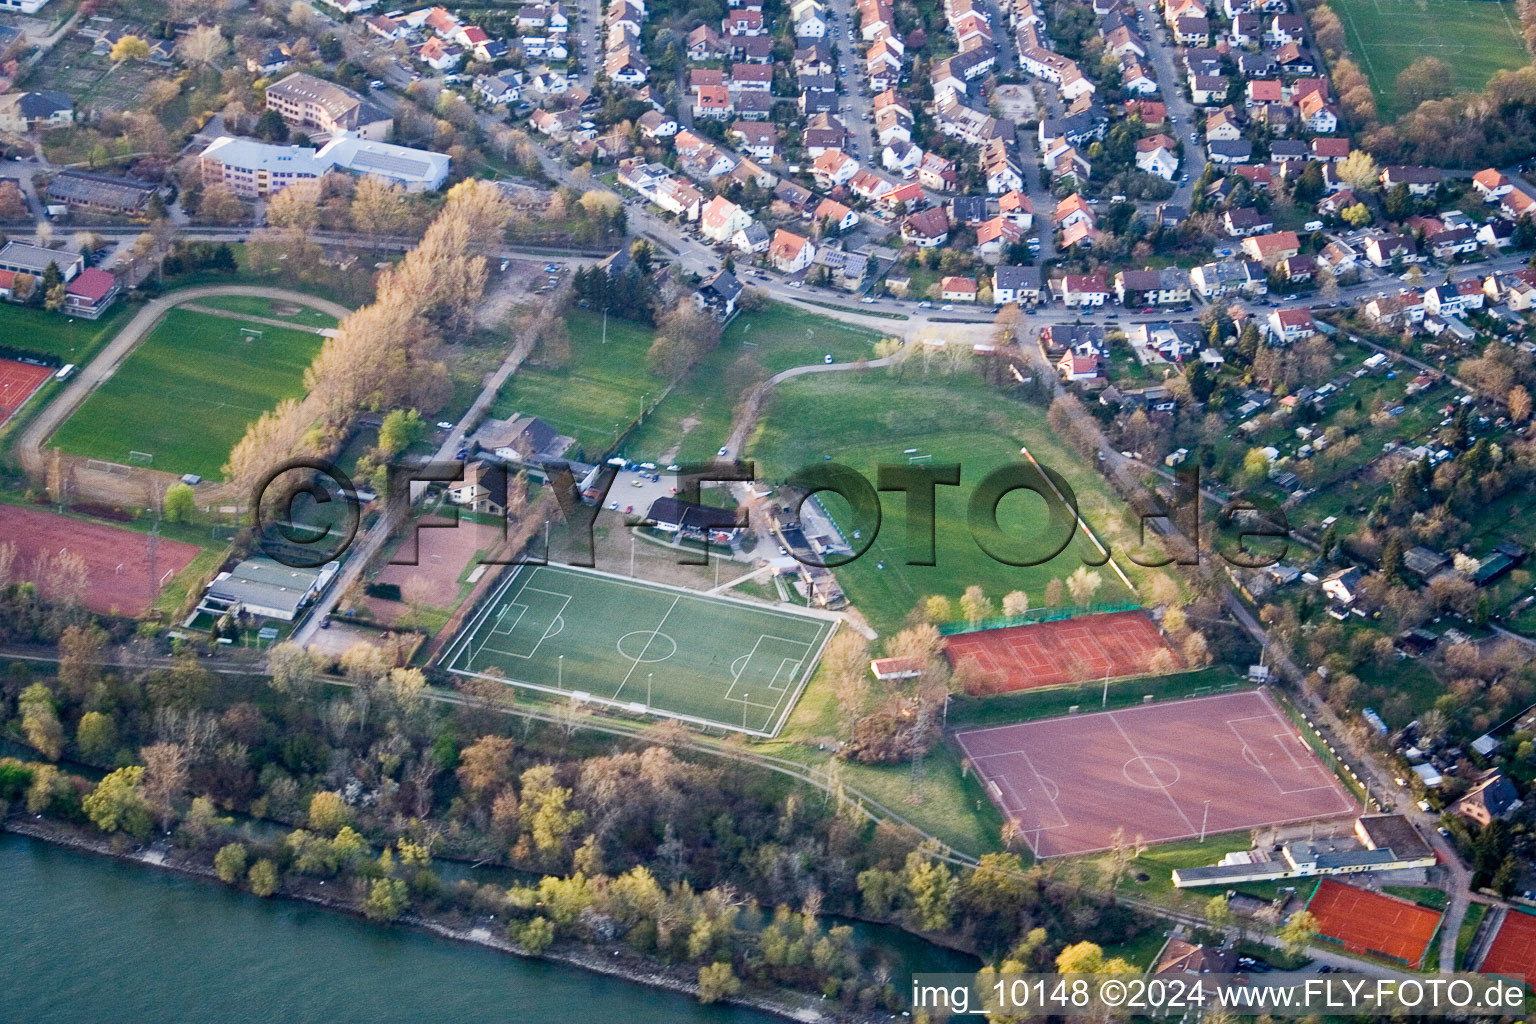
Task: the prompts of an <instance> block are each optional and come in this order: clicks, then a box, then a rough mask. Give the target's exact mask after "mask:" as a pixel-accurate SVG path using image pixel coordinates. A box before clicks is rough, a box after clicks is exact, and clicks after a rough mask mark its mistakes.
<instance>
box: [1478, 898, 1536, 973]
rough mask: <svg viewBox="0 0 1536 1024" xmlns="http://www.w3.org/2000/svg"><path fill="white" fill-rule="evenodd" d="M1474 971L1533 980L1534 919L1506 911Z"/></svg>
mask: <svg viewBox="0 0 1536 1024" xmlns="http://www.w3.org/2000/svg"><path fill="white" fill-rule="evenodd" d="M1478 970H1479V971H1482V972H1483V973H1484V974H1507V975H1518V976H1520V977H1522V978H1527V979H1532V980H1536V917H1533V916H1531V915H1530V914H1524V913H1521V912H1520V911H1518V910H1515V909H1514V908H1510V910H1509V912H1508V913H1507V914H1505V915H1504V923H1503V924H1501V925H1499V934H1497V935H1495V936H1494V937H1493V944H1492V945H1491V946H1489V947H1488V955H1487V956H1485V957H1483V962H1482V964H1481V966H1479V967H1478Z"/></svg>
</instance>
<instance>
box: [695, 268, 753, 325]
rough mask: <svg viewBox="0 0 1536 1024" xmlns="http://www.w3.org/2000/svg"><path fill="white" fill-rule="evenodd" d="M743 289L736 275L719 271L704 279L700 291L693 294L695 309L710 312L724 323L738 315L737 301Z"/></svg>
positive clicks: (726, 271) (727, 271)
mask: <svg viewBox="0 0 1536 1024" xmlns="http://www.w3.org/2000/svg"><path fill="white" fill-rule="evenodd" d="M742 291H743V289H742V286H741V282H740V281H738V280H737V279H736V275H735V274H732V273H731V272H730V271H729V270H719V271H716V272H715V273H713V274H711V275H710V276H709V277H707V278H705V279H704V282H703V283H702V284H700V285H699V290H698V291H696V292H694V293H693V304H694V307H695V308H697V309H700V310H708V311H709V312H710V313H712V314H714V317H715V319H716V320H719V321H721V322H724V321H726V320H729V319H730V318H731V317H732V316H734V315H735V313H736V300H737V299H739V298H740V297H741V293H742Z"/></svg>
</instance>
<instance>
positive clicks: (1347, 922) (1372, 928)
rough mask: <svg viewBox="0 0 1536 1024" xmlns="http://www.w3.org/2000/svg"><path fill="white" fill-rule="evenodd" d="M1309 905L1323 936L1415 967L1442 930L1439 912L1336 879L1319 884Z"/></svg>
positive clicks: (1319, 932) (1356, 949) (1345, 945)
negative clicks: (1440, 929) (1357, 887)
mask: <svg viewBox="0 0 1536 1024" xmlns="http://www.w3.org/2000/svg"><path fill="white" fill-rule="evenodd" d="M1307 909H1308V910H1310V911H1311V912H1312V916H1313V917H1315V918H1317V935H1318V938H1321V939H1327V940H1328V941H1330V942H1334V943H1337V944H1338V945H1340V946H1343V947H1344V948H1345V949H1346V950H1348V951H1349V952H1351V953H1364V954H1365V955H1367V956H1376V957H1382V958H1384V959H1387V960H1396V961H1399V962H1400V963H1404V964H1407V965H1408V966H1409V967H1419V966H1421V965H1423V963H1424V954H1425V953H1427V952H1429V944H1430V942H1431V941H1432V940H1433V939H1434V937H1435V932H1436V931H1438V930H1439V928H1440V917H1441V914H1440V911H1438V910H1431V909H1429V908H1428V907H1421V906H1419V905H1418V904H1417V903H1412V902H1410V901H1408V900H1404V899H1398V898H1397V897H1396V896H1387V895H1384V894H1382V893H1379V892H1369V891H1367V890H1365V889H1356V888H1355V887H1354V886H1352V885H1345V884H1343V883H1342V882H1335V881H1334V880H1333V879H1331V878H1325V879H1323V880H1322V881H1321V882H1319V883H1318V884H1317V889H1316V890H1315V891H1314V892H1313V893H1312V899H1311V900H1309V901H1308V903H1307ZM1451 938H1452V939H1454V938H1455V936H1454V935H1453V936H1451Z"/></svg>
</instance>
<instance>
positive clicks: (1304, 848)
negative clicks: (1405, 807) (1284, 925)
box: [1173, 814, 1435, 889]
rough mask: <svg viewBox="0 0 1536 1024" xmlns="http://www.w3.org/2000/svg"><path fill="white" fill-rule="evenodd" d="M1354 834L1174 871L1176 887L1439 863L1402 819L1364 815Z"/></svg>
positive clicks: (1242, 852) (1245, 853)
mask: <svg viewBox="0 0 1536 1024" xmlns="http://www.w3.org/2000/svg"><path fill="white" fill-rule="evenodd" d="M1354 833H1355V834H1354V838H1345V837H1335V838H1332V839H1315V840H1311V841H1297V842H1292V843H1286V844H1285V845H1283V846H1282V847H1281V848H1280V854H1279V856H1275V855H1273V854H1271V853H1270V851H1269V850H1267V849H1263V850H1240V851H1237V852H1234V853H1229V854H1227V855H1226V856H1225V857H1223V858H1222V859H1221V860H1220V861H1218V862H1217V863H1215V864H1212V865H1209V866H1207V867H1191V868H1175V869H1174V871H1173V884H1174V886H1175V887H1176V888H1180V889H1188V888H1193V887H1195V886H1202V885H1237V884H1240V883H1244V882H1267V881H1273V880H1275V879H1281V878H1313V877H1316V876H1319V875H1350V874H1359V873H1360V872H1362V871H1402V870H1406V869H1409V868H1426V867H1431V866H1433V865H1434V863H1435V854H1434V851H1433V850H1431V849H1430V848H1429V844H1427V843H1425V842H1424V840H1423V838H1422V837H1421V836H1420V835H1419V834H1418V832H1417V831H1416V830H1415V829H1414V827H1413V825H1412V823H1410V822H1409V821H1408V819H1407V818H1404V817H1403V816H1402V815H1400V814H1370V815H1365V816H1364V817H1362V818H1359V819H1358V820H1356V822H1355V829H1354Z"/></svg>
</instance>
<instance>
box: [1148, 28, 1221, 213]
mask: <svg viewBox="0 0 1536 1024" xmlns="http://www.w3.org/2000/svg"><path fill="white" fill-rule="evenodd" d="M1136 7H1137V9H1138V10H1140V11H1141V12H1143V14H1142V25H1143V26H1144V28H1145V32H1143V33H1141V35H1142V39H1143V40H1145V42H1146V44H1147V56H1148V58H1150V59H1151V61H1152V67H1153V69H1154V70H1156V72H1157V84H1158V87H1159V88H1160V89H1161V90H1162V92H1161V94H1160V95H1159V96H1156V97H1153V98H1154V99H1161V100H1162V101H1163V103H1164V104H1165V105H1166V106H1167V108H1168V114H1169V116H1170V117H1171V118H1173V119H1174V122H1173V123H1172V124H1170V125H1169V128H1170V129H1171V131H1172V134H1173V135H1174V136H1175V137H1178V138H1182V139H1183V140H1184V165H1183V167H1181V168H1180V170H1181V171H1182V172H1183V173H1184V174H1186V175H1188V177H1189V181H1187V182H1185V183H1183V184H1182V185H1177V186H1176V188H1175V189H1174V193H1173V197H1172V198H1171V199H1169V200H1168V201H1169V202H1171V203H1174V204H1176V205H1179V206H1182V207H1184V209H1186V210H1188V209H1189V206H1190V201H1191V200H1192V199H1193V198H1194V194H1195V179H1196V178H1199V177H1200V174H1201V172H1203V171H1204V170H1205V162H1206V153H1205V147H1204V145H1202V144H1201V142H1200V140H1199V137H1198V135H1196V134H1195V105H1194V104H1193V103H1191V102H1190V101H1189V98H1188V96H1187V94H1186V93H1185V92H1184V76H1183V75H1181V74H1180V73H1179V69H1178V66H1177V64H1176V63H1175V59H1176V56H1177V52H1176V50H1175V48H1174V46H1173V44H1172V43H1169V42H1167V41H1166V40H1167V39H1168V35H1167V30H1166V28H1165V27H1164V26H1163V24H1162V19H1161V18H1159V17H1158V13H1157V5H1156V4H1155V3H1153V2H1152V0H1137V2H1136Z"/></svg>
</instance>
